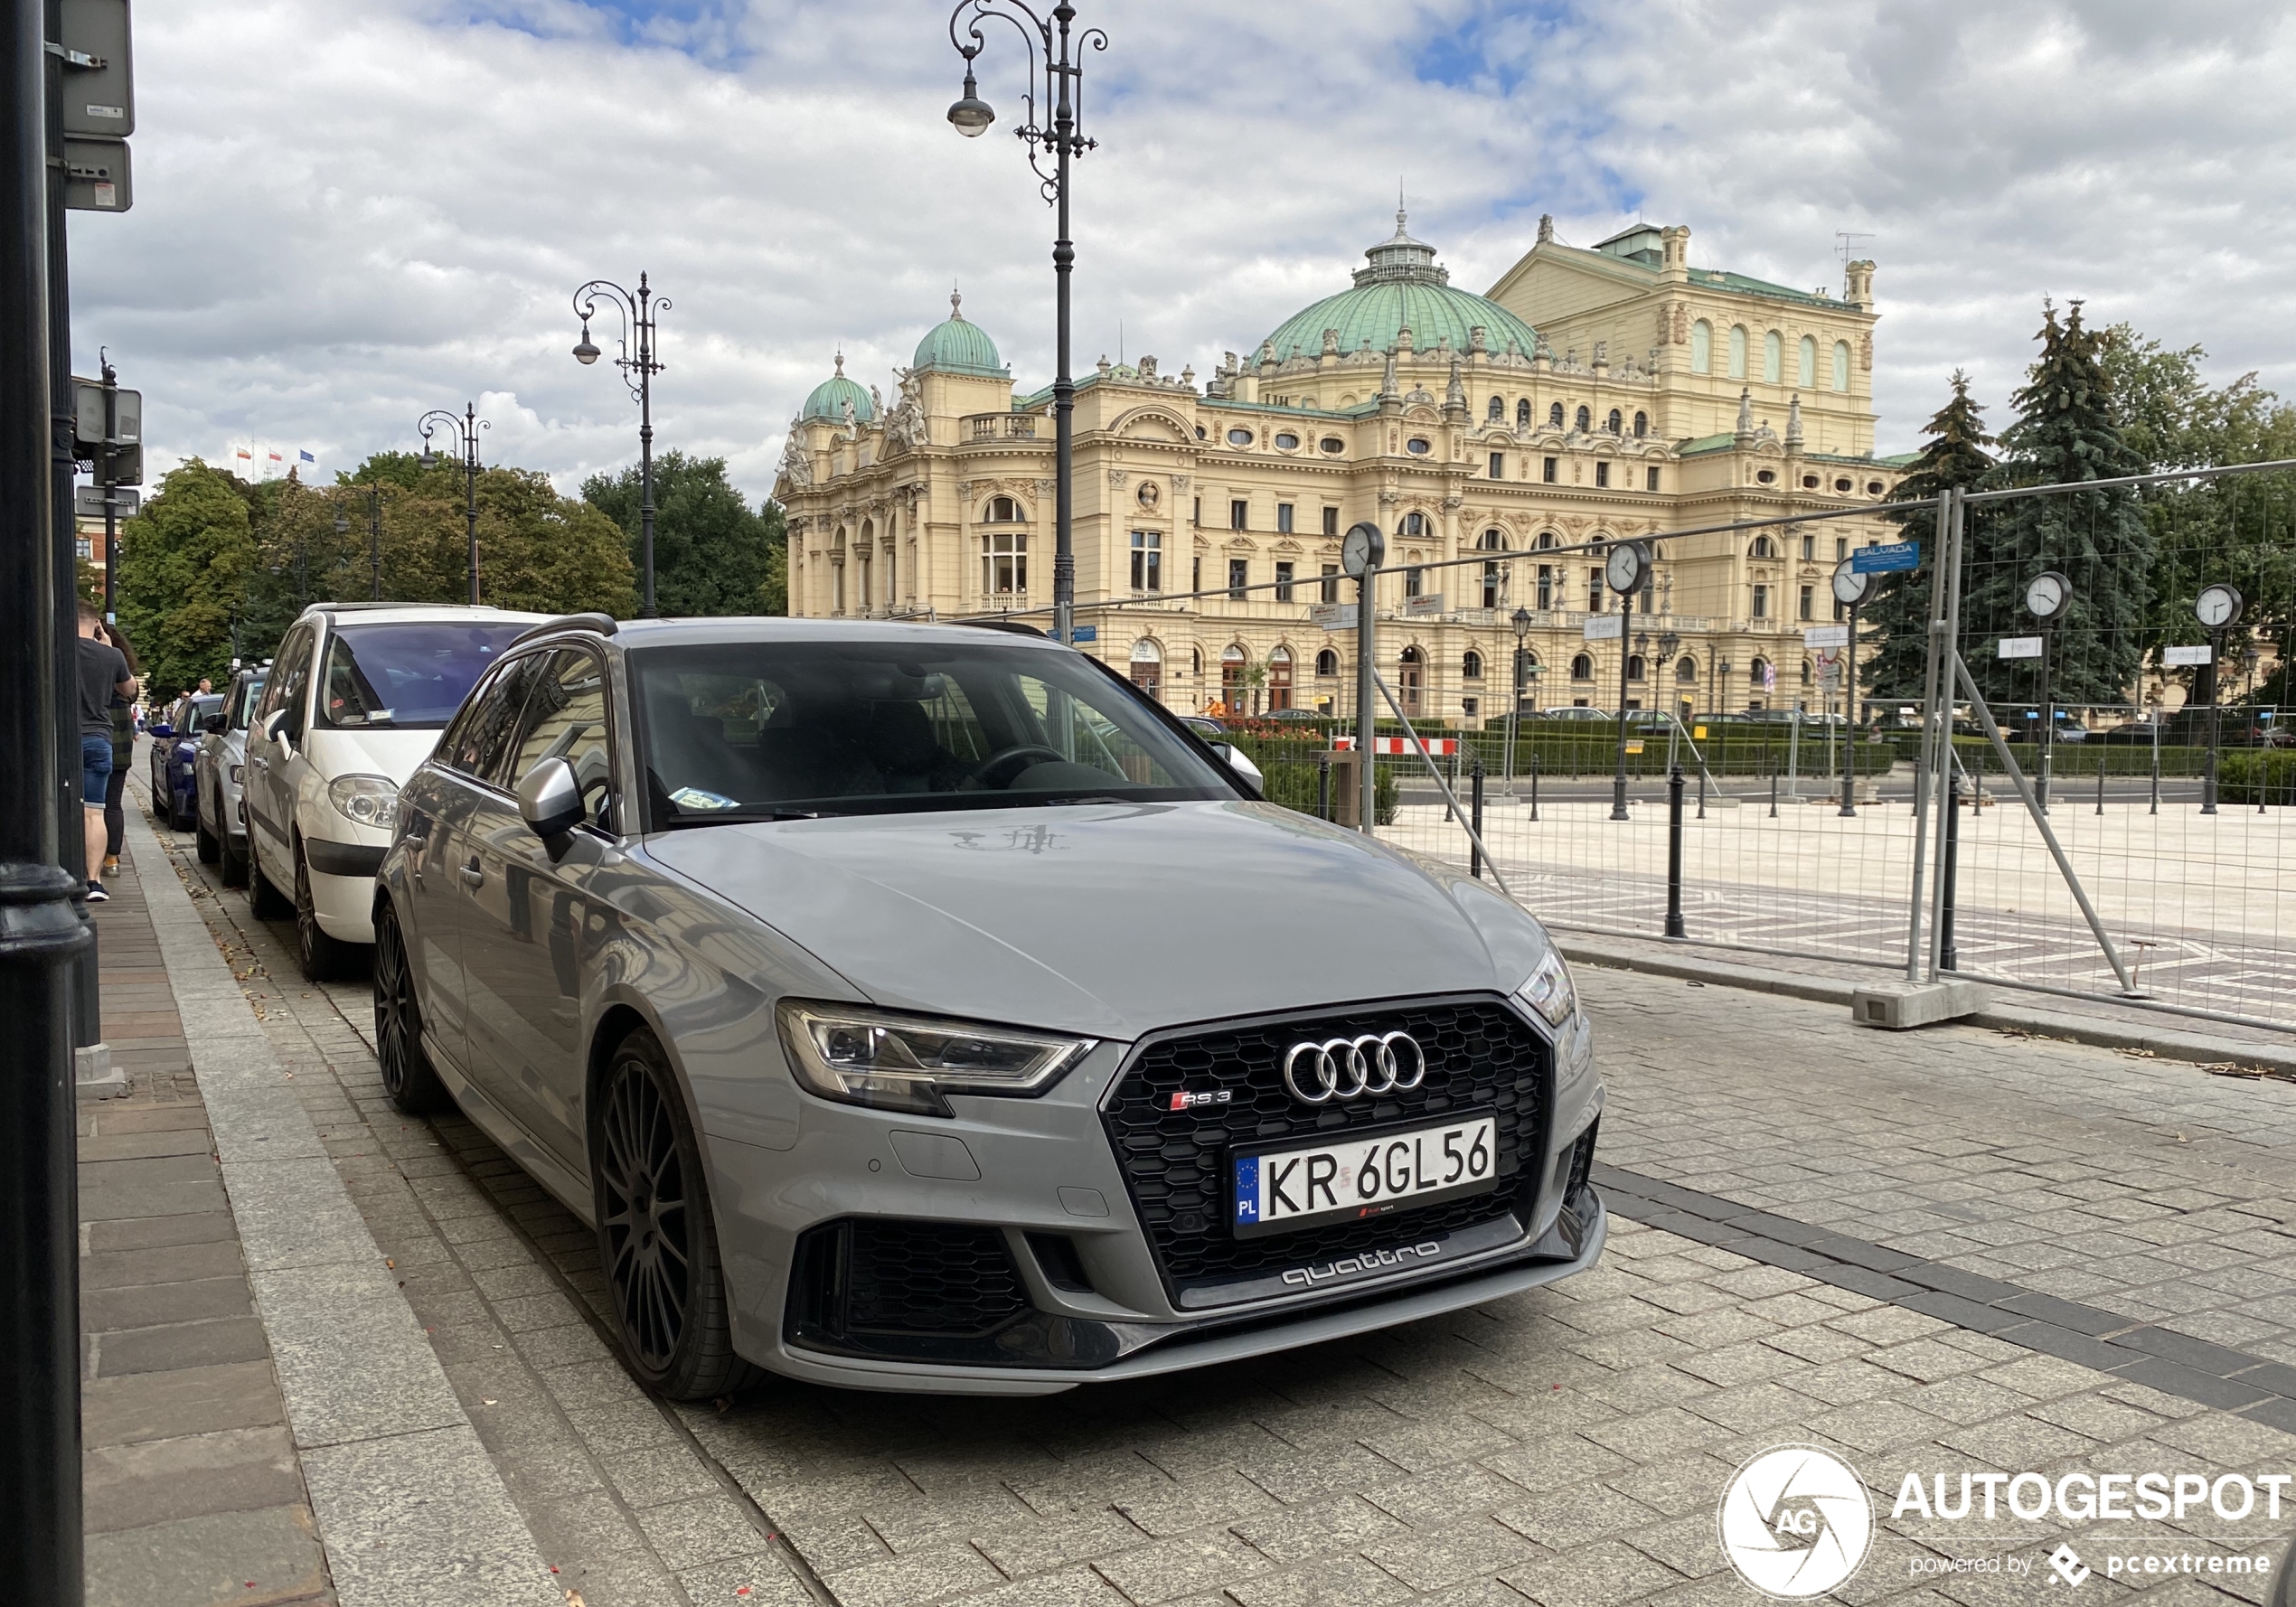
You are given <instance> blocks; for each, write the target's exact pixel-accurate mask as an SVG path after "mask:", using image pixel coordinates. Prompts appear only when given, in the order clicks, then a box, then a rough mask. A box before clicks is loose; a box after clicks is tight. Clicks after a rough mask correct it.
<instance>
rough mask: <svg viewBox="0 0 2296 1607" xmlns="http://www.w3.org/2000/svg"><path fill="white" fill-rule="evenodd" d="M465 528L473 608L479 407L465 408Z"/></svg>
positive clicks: (469, 404)
mask: <svg viewBox="0 0 2296 1607" xmlns="http://www.w3.org/2000/svg"><path fill="white" fill-rule="evenodd" d="M463 526H464V529H465V530H466V531H467V533H468V535H469V538H470V606H472V607H474V608H475V607H476V606H478V404H477V403H476V402H466V403H464V404H463Z"/></svg>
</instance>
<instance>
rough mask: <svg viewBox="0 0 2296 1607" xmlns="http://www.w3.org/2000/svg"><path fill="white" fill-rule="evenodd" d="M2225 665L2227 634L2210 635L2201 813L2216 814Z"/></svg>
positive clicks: (2218, 632) (2214, 632)
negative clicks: (2219, 717) (2219, 712)
mask: <svg viewBox="0 0 2296 1607" xmlns="http://www.w3.org/2000/svg"><path fill="white" fill-rule="evenodd" d="M2224 664H2225V634H2224V633H2223V632H2222V631H2211V632H2209V633H2208V762H2207V767H2206V768H2205V769H2204V770H2203V771H2202V772H2201V776H2200V813H2203V814H2214V813H2216V738H2217V736H2218V734H2219V729H2218V726H2217V710H2218V708H2219V707H2220V706H2221V703H2220V700H2219V699H2218V698H2217V696H2216V691H2217V686H2218V682H2219V681H2220V678H2221V672H2222V671H2223V669H2224Z"/></svg>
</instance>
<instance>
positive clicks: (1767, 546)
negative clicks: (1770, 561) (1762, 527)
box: [1749, 536, 1778, 558]
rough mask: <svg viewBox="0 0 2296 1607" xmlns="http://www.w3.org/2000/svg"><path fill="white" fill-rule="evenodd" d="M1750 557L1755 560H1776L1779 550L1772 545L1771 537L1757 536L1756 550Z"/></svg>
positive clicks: (1755, 539) (1755, 541)
mask: <svg viewBox="0 0 2296 1607" xmlns="http://www.w3.org/2000/svg"><path fill="white" fill-rule="evenodd" d="M1749 556H1751V557H1754V558H1775V557H1777V556H1778V550H1777V548H1776V546H1775V545H1774V544H1773V543H1772V541H1771V540H1770V538H1769V537H1767V536H1756V537H1755V538H1754V550H1753V551H1752V553H1751V554H1750V555H1749Z"/></svg>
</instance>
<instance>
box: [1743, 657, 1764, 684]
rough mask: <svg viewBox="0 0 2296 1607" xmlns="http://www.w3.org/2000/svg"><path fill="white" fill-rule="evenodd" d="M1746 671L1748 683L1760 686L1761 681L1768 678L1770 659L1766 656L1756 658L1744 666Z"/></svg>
mask: <svg viewBox="0 0 2296 1607" xmlns="http://www.w3.org/2000/svg"><path fill="white" fill-rule="evenodd" d="M1769 679H1770V661H1769V660H1768V659H1766V658H1758V659H1756V660H1755V661H1754V662H1753V663H1750V664H1748V665H1747V666H1746V680H1747V682H1748V683H1749V684H1750V685H1752V686H1754V687H1755V688H1762V687H1763V683H1764V682H1765V681H1768V680H1769Z"/></svg>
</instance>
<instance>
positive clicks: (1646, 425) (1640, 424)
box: [1634, 410, 1651, 441]
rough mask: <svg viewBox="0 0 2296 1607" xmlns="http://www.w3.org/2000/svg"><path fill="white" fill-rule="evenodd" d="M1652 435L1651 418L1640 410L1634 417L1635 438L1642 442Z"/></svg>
mask: <svg viewBox="0 0 2296 1607" xmlns="http://www.w3.org/2000/svg"><path fill="white" fill-rule="evenodd" d="M1650 433H1651V416H1650V415H1649V414H1648V413H1644V412H1641V411H1639V410H1638V411H1637V412H1636V413H1635V415H1634V438H1635V439H1636V440H1638V441H1639V440H1642V438H1643V437H1646V436H1648V435H1649V434H1650Z"/></svg>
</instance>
